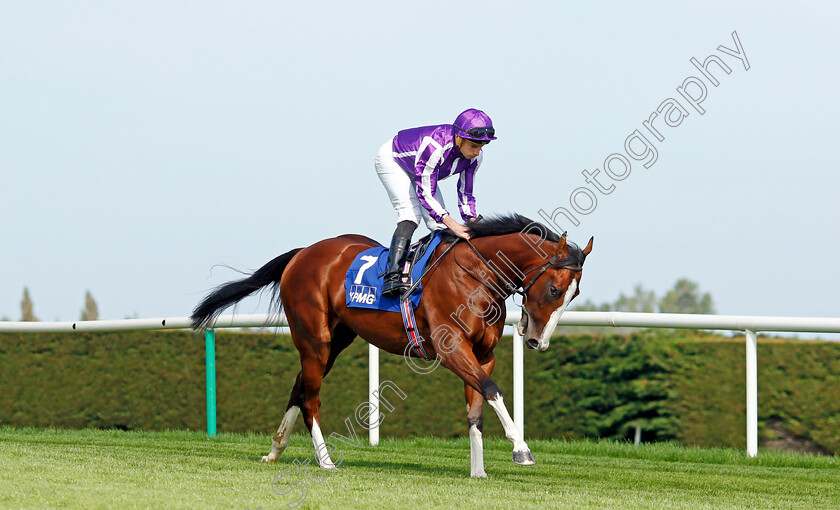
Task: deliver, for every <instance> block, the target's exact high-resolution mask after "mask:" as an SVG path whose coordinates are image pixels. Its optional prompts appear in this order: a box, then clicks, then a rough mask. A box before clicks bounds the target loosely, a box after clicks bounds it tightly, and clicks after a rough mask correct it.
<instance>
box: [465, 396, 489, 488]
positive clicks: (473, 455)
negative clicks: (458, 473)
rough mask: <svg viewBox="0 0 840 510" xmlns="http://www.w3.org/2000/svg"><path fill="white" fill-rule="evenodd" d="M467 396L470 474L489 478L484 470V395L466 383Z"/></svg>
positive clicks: (474, 476)
mask: <svg viewBox="0 0 840 510" xmlns="http://www.w3.org/2000/svg"><path fill="white" fill-rule="evenodd" d="M464 391H465V393H466V398H467V424H468V425H469V428H470V476H471V477H473V478H487V473H485V472H484V440H483V438H482V434H483V432H484V412H483V411H484V410H483V409H482V408H483V406H484V397H482V396H481V393H479V392H477V391H475V390H474V389H472V387H471V386H470V385H468V384H464Z"/></svg>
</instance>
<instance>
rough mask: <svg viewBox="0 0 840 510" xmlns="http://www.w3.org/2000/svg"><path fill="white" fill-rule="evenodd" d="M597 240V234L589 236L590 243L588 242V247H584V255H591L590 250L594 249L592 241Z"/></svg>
mask: <svg viewBox="0 0 840 510" xmlns="http://www.w3.org/2000/svg"><path fill="white" fill-rule="evenodd" d="M594 240H595V236H592V237H590V238H589V243H587V245H586V248H584V249H583V256H584V257H585V256H587V255H589V252H591V251H592V241H594Z"/></svg>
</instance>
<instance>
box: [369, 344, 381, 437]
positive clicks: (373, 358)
mask: <svg viewBox="0 0 840 510" xmlns="http://www.w3.org/2000/svg"><path fill="white" fill-rule="evenodd" d="M368 402H369V403H370V416H368V423H369V424H370V431H369V432H368V438H369V440H370V445H371V446H376V445H378V444H379V348H378V347H376V346H375V345H373V344H368Z"/></svg>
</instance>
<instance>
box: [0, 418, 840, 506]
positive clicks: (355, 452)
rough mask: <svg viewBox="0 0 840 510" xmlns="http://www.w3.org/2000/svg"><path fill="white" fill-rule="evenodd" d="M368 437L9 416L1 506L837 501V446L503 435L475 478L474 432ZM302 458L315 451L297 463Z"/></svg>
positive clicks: (0, 474) (3, 438)
mask: <svg viewBox="0 0 840 510" xmlns="http://www.w3.org/2000/svg"><path fill="white" fill-rule="evenodd" d="M298 426H299V427H300V424H298ZM360 439H361V440H362V441H363V445H362V446H359V447H352V446H348V445H343V444H341V445H339V446H340V448H339V450H337V451H334V452H333V456H332V457H333V460H334V461H335V462H338V461H339V460H340V459H341V458H342V456H343V464H342V465H341V467H340V468H339V469H338V470H337V471H335V472H327V473H325V472H323V471H321V470H319V469H317V468H314V467H312V462H313V461H314V458H313V456H314V451H313V448H312V443H311V441H310V440H309V437H308V436H304V435H299V434H296V435H294V436H293V437H292V441H291V444H290V446H289V448H288V450H286V453H285V454H284V457H283V458H281V460H280V461H278V462H277V463H275V464H264V463H260V462H258V461H259V458H260V456H262V455H264V454H265V453H267V451H268V447H269V443H270V438H269V437H267V436H265V437H263V436H254V435H238V434H221V435H219V436H218V437H216V438H212V439H208V438H207V437H205V435H204V434H202V433H200V432H122V431H100V430H39V429H14V428H0V507H2V508H109V509H113V508H235V509H245V508H250V509H252V510H253V509H256V508H262V509H266V510H267V509H270V508H285V507H286V504H287V503H293V502H294V501H295V499H296V498H297V497H299V496H300V495H301V494H302V490H304V489H303V487H306V489H305V490H306V491H307V493H306V497H305V499H304V500H303V501H302V502H301V504H300V506H298V508H411V509H412V510H414V509H417V508H450V507H458V508H474V507H480V508H514V507H515V508H537V507H539V508H547V507H551V508H597V509H603V508H633V509H641V508H655V509H662V508H691V509H695V508H762V509H763V508H808V509H816V508H840V460H838V459H835V458H828V457H812V456H798V455H792V454H780V453H775V452H769V451H761V452H760V453H759V456H758V457H757V458H755V459H749V458H747V457H746V456H745V454H744V453H743V452H740V451H737V450H727V449H715V450H703V449H697V448H685V447H681V446H676V445H669V444H656V445H642V446H640V447H634V446H633V445H628V444H623V443H614V442H607V441H598V442H595V441H580V442H565V441H536V440H535V441H530V442H529V445H530V446H531V450H532V451H533V453H534V457H535V458H536V461H537V465H536V466H532V467H523V466H517V465H515V464H513V462H512V461H511V447H510V445H509V443H508V442H507V441H504V440H499V439H493V440H486V441H485V466H486V470H487V474H488V476H489V478H487V479H484V480H473V479H471V478H470V477H469V444H468V441H467V439H466V438H460V439H432V438H422V439H409V440H405V439H402V440H384V441H383V442H382V443H381V444H380V445H379V446H377V447H371V446H367V445H366V444H364V439H363V438H362V437H360ZM294 459H297V460H298V461H299V462H306V460H307V459H310V464H309V465H308V466H306V467H303V468H302V471H297V468H296V466H295V465H294V464H293V462H292V461H293V460H294ZM286 470H288V471H286ZM284 471H285V472H286V475H285V478H282V479H280V480H279V482H276V483H275V484H274V489H275V490H276V491H277V492H280V493H282V492H283V489H291V490H290V491H289V492H288V493H287V494H285V495H281V494H278V493H277V492H275V491H273V490H272V480H275V479H276V478H277V477H278V475H280V474H281V473H283V472H284ZM318 477H323V478H322V479H320V480H317V479H318ZM316 481H317V482H318V483H316ZM290 484H291V486H290Z"/></svg>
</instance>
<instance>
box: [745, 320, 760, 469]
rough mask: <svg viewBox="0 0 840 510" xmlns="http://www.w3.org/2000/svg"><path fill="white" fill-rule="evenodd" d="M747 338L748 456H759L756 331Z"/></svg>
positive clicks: (751, 332)
mask: <svg viewBox="0 0 840 510" xmlns="http://www.w3.org/2000/svg"><path fill="white" fill-rule="evenodd" d="M745 333H746V337H747V367H746V368H747V456H748V457H755V456H756V455H758V339H757V335H756V333H755V331H754V330H752V329H748V330H746V331H745Z"/></svg>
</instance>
